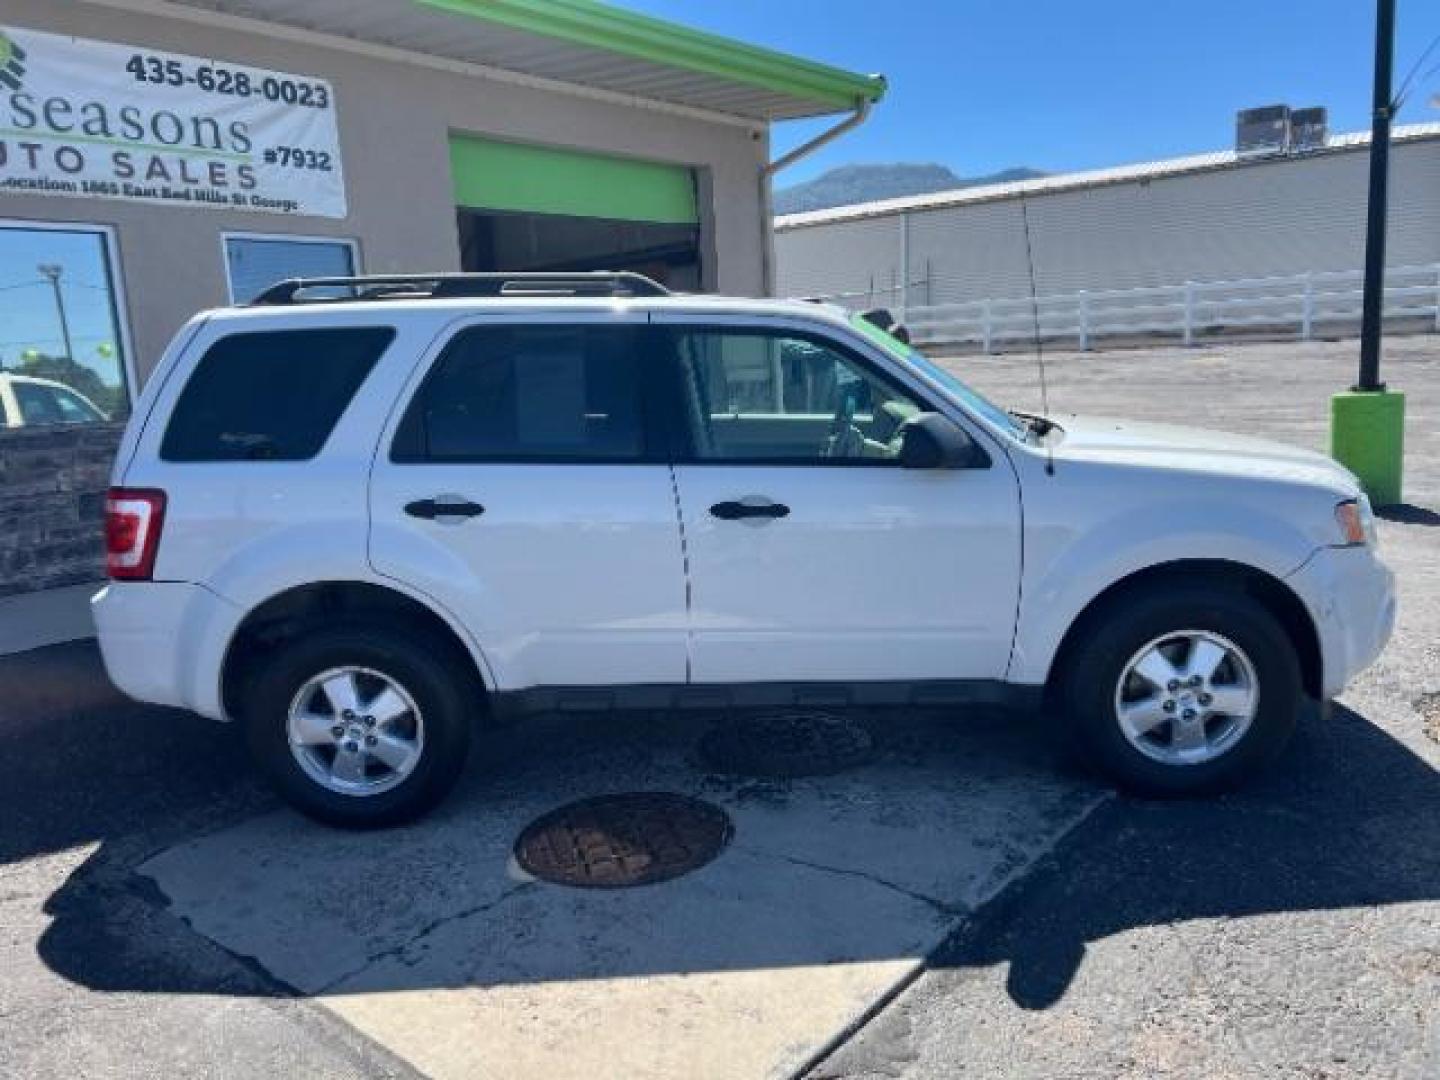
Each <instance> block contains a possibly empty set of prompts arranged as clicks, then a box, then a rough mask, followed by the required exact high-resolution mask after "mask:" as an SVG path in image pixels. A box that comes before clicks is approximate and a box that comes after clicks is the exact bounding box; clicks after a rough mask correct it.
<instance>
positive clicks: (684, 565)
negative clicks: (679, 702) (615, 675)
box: [665, 464, 693, 686]
mask: <svg viewBox="0 0 1440 1080" xmlns="http://www.w3.org/2000/svg"><path fill="white" fill-rule="evenodd" d="M665 467H666V469H668V470H669V472H670V494H671V495H672V496H673V497H674V499H675V525H676V528H678V529H679V532H680V570H681V573H683V574H684V575H685V685H687V686H688V685H690V683H691V681H692V672H691V646H692V644H693V635H692V633H691V631H690V619H691V614H692V612H691V582H690V543H689V538H688V537H687V536H686V535H685V514H684V511H683V510H682V509H681V506H680V482H679V480H678V479H677V478H676V476H675V466H674V465H673V464H667V465H666V466H665Z"/></svg>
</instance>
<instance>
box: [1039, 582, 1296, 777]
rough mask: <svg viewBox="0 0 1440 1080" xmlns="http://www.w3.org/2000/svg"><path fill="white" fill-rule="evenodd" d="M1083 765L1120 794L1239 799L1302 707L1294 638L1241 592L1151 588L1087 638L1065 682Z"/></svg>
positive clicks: (1106, 615) (1123, 603) (1109, 613)
mask: <svg viewBox="0 0 1440 1080" xmlns="http://www.w3.org/2000/svg"><path fill="white" fill-rule="evenodd" d="M1060 691H1061V693H1060V698H1061V701H1060V703H1061V705H1062V707H1064V708H1065V709H1066V710H1067V711H1068V712H1069V714H1070V721H1071V724H1072V729H1071V730H1073V732H1074V734H1075V735H1076V737H1077V739H1076V741H1077V742H1078V744H1079V747H1080V749H1081V751H1082V753H1083V754H1084V755H1085V756H1086V757H1088V758H1089V759H1090V760H1091V761H1092V762H1093V763H1094V764H1095V765H1097V766H1098V767H1099V768H1100V769H1101V770H1102V771H1103V772H1105V773H1106V774H1107V775H1108V776H1110V777H1111V778H1112V779H1113V780H1114V781H1116V783H1118V784H1119V785H1120V786H1121V787H1123V788H1125V789H1127V790H1130V791H1134V792H1137V793H1140V794H1146V795H1160V796H1167V795H1185V794H1198V793H1205V792H1213V791H1219V790H1223V789H1225V788H1228V787H1232V786H1234V785H1235V784H1237V783H1239V782H1240V781H1241V780H1243V779H1244V778H1245V777H1247V776H1249V775H1250V774H1251V773H1252V772H1254V770H1255V769H1256V768H1258V767H1259V766H1261V765H1263V764H1264V763H1265V762H1266V761H1268V760H1270V759H1271V758H1272V757H1274V756H1275V754H1276V753H1278V752H1279V750H1280V749H1281V747H1283V746H1284V744H1285V742H1286V741H1287V740H1288V739H1289V737H1290V734H1291V732H1292V731H1293V730H1294V727H1295V720H1296V716H1297V715H1298V712H1299V708H1300V704H1301V701H1302V697H1303V691H1302V688H1301V679H1300V667H1299V663H1298V660H1297V658H1296V655H1295V650H1294V647H1293V646H1292V644H1291V642H1290V640H1289V638H1288V637H1287V636H1286V633H1285V630H1284V628H1283V627H1282V626H1281V625H1280V623H1279V622H1278V621H1277V620H1276V619H1275V618H1274V616H1272V615H1271V614H1270V613H1269V612H1268V611H1267V610H1266V609H1265V608H1264V606H1263V605H1261V604H1260V603H1258V602H1257V601H1256V600H1254V599H1253V598H1251V597H1249V596H1247V595H1246V594H1244V593H1243V592H1240V591H1239V590H1238V589H1233V590H1232V589H1227V588H1224V587H1223V586H1222V587H1215V588H1211V587H1207V588H1204V589H1201V588H1198V587H1196V586H1193V585H1175V584H1171V585H1168V586H1152V587H1148V588H1146V589H1144V590H1143V591H1137V592H1134V593H1131V594H1129V595H1127V596H1124V597H1121V598H1119V599H1117V600H1116V601H1115V602H1113V603H1112V604H1110V605H1109V607H1107V608H1106V609H1105V610H1104V611H1103V612H1102V613H1101V614H1100V615H1099V616H1098V618H1096V619H1095V620H1094V621H1093V622H1092V623H1091V624H1089V625H1088V626H1087V627H1086V628H1085V635H1084V637H1083V639H1082V640H1081V642H1080V644H1079V645H1078V647H1077V648H1076V649H1075V650H1074V652H1073V653H1072V654H1071V656H1070V657H1069V660H1068V662H1067V664H1066V669H1065V671H1064V673H1063V675H1062V678H1061V682H1060Z"/></svg>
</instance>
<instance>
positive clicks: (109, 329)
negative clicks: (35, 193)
mask: <svg viewBox="0 0 1440 1080" xmlns="http://www.w3.org/2000/svg"><path fill="white" fill-rule="evenodd" d="M121 308H122V303H121V297H120V287H119V274H118V271H117V268H116V266H115V249H114V243H113V240H112V237H111V234H110V232H109V231H108V230H107V229H103V228H100V227H97V226H85V225H73V226H71V225H63V226H62V225H46V224H37V223H32V222H18V221H0V406H3V407H0V427H10V428H16V427H39V426H47V425H54V424H77V423H101V422H104V421H106V420H123V419H125V417H126V416H128V415H129V412H130V393H129V386H128V380H127V377H126V376H127V372H129V371H130V370H131V369H130V357H129V349H128V344H127V339H126V336H125V334H124V331H123V328H122V325H121V318H120V311H121Z"/></svg>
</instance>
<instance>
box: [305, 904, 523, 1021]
mask: <svg viewBox="0 0 1440 1080" xmlns="http://www.w3.org/2000/svg"><path fill="white" fill-rule="evenodd" d="M537 887H538V886H537V884H536V883H535V882H533V881H525V882H521V883H520V884H519V885H516V886H514V887H512V888H509V889H506V890H505V891H504V892H503V893H501V894H500V895H499V896H497V897H495V898H494V899H493V900H486V901H485V902H484V903H481V904H474V905H472V906H471V907H468V908H462V909H461V910H460V911H455V912H451V913H450V914H448V915H441V916H438V917H437V918H434V919H431V920H430V921H429V922H427V923H426V924H425V925H424V926H422V927H421V928H420V929H419V930H417V931H415V933H413V934H411V935H410V936H409V937H407V938H406V939H405V940H404V941H402V942H400V943H399V944H396V945H391V946H389V947H387V948H384V949H381V950H380V951H378V952H374V953H371V954H370V955H369V956H367V957H365V959H364V960H363V961H361V962H360V963H359V964H356V965H355V966H354V967H353V968H351V969H350V970H349V971H346V972H344V973H343V974H340V975H337V976H336V977H335V978H333V979H331V980H330V981H329V982H327V983H325V984H324V985H322V986H321V987H320V988H319V989H317V990H316V991H315V993H316V994H317V995H318V994H327V993H329V992H330V991H332V990H334V989H335V988H336V987H337V986H340V985H342V984H343V983H346V982H349V981H350V980H351V979H353V978H355V976H357V975H359V974H361V973H362V972H364V971H365V970H367V969H368V968H371V967H373V966H374V965H376V964H379V963H383V962H384V961H386V960H394V959H397V958H399V957H402V956H404V954H405V952H406V951H407V950H409V949H411V948H413V947H414V946H415V945H418V944H419V943H420V942H422V941H424V940H425V939H426V938H428V937H429V936H430V935H431V934H433V933H435V931H437V930H439V929H441V928H443V927H446V926H449V925H450V924H451V923H456V922H459V921H461V920H462V919H468V918H471V917H472V916H475V915H483V914H484V913H485V912H487V911H491V910H493V909H495V908H497V907H499V906H500V905H501V904H503V903H505V901H507V900H509V899H510V898H511V897H512V896H518V895H520V894H521V893H522V892H526V891H527V890H530V889H534V888H537Z"/></svg>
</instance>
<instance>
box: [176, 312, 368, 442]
mask: <svg viewBox="0 0 1440 1080" xmlns="http://www.w3.org/2000/svg"><path fill="white" fill-rule="evenodd" d="M394 337H395V331H394V330H393V329H391V328H390V327H388V326H373V327H353V328H352V327H347V328H342V329H334V330H278V331H262V332H259V333H251V334H232V335H230V336H229V337H224V338H221V339H220V340H219V341H217V342H215V344H213V345H211V346H210V348H209V350H208V351H207V352H206V353H205V355H204V356H202V357H201V358H200V362H199V363H198V364H197V365H196V366H195V372H194V374H192V375H191V376H190V381H189V382H188V383H186V384H185V389H184V390H183V391H182V392H181V394H180V400H179V401H178V402H176V404H175V411H174V413H172V414H171V417H170V426H169V427H168V428H166V429H165V439H164V441H163V442H162V443H161V446H160V456H161V457H162V458H163V459H164V460H166V461H304V460H306V459H307V458H312V457H314V456H315V455H316V454H318V453H319V452H320V448H321V447H322V446H324V445H325V440H326V439H328V438H329V437H330V432H331V431H333V430H334V428H335V424H336V422H337V421H339V419H340V416H341V414H342V413H344V411H345V407H346V406H347V405H349V404H350V399H351V398H352V397H354V396H355V391H356V390H358V389H359V388H360V384H361V383H362V382H364V381H365V377H366V376H367V375H369V374H370V369H371V368H373V367H374V366H375V361H376V360H378V359H380V355H381V354H382V353H383V352H384V351H385V349H386V347H387V346H389V344H390V342H391V341H392V340H393V339H394Z"/></svg>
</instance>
